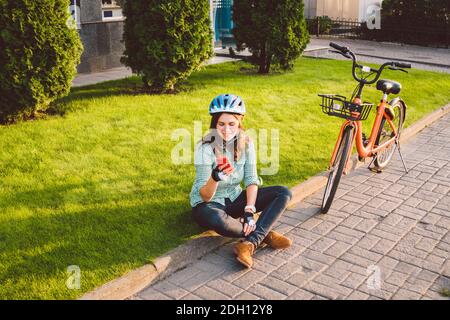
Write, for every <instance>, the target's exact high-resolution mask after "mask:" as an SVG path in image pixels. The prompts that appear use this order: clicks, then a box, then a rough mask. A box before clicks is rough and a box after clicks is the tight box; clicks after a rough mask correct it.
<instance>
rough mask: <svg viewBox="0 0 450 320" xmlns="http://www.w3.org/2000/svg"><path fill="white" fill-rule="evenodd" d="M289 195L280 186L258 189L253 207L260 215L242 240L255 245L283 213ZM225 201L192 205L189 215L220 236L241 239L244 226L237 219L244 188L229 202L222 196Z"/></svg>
mask: <svg viewBox="0 0 450 320" xmlns="http://www.w3.org/2000/svg"><path fill="white" fill-rule="evenodd" d="M291 198H292V193H291V191H290V190H289V189H288V188H287V187H284V186H271V187H262V188H259V189H258V196H257V197H256V203H255V207H256V211H257V212H260V211H261V214H260V216H259V219H258V221H257V222H256V229H255V230H254V231H253V232H251V233H250V234H249V235H248V236H247V237H246V238H245V239H246V240H247V241H250V242H251V243H253V244H254V245H255V247H258V245H259V244H260V243H261V242H262V241H263V240H264V238H265V237H266V236H267V234H268V233H269V231H270V230H271V229H272V226H273V224H274V223H275V221H277V220H278V218H279V217H280V216H281V214H282V213H283V212H284V210H285V209H286V207H287V205H288V203H289V201H290V200H291ZM225 204H226V205H225V206H224V205H222V204H220V203H217V202H202V203H200V204H198V205H196V206H195V207H194V208H192V215H193V218H194V220H195V221H196V222H197V223H198V224H199V225H200V226H201V227H204V228H207V229H209V230H214V231H215V232H217V233H218V234H220V235H221V236H224V237H230V238H243V237H244V225H243V223H242V222H240V221H239V218H241V217H243V215H244V208H245V206H246V205H247V194H246V191H245V190H243V191H242V192H241V194H240V195H239V196H238V197H237V198H236V200H234V201H233V202H232V201H231V200H230V199H228V198H226V199H225Z"/></svg>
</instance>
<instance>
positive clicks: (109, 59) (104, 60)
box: [70, 0, 125, 73]
mask: <svg viewBox="0 0 450 320" xmlns="http://www.w3.org/2000/svg"><path fill="white" fill-rule="evenodd" d="M70 12H71V14H72V17H73V18H74V20H75V21H76V25H77V29H78V32H79V34H80V38H81V41H82V42H83V45H84V52H83V55H82V56H81V63H80V64H79V65H78V68H77V69H78V72H80V73H90V72H97V71H101V70H105V69H111V68H115V67H120V66H122V64H121V63H120V58H121V57H122V54H123V51H124V50H125V46H124V44H123V42H122V35H123V24H124V17H123V16H122V10H121V8H120V7H119V6H118V5H117V3H116V2H115V1H114V0H72V1H71V6H70Z"/></svg>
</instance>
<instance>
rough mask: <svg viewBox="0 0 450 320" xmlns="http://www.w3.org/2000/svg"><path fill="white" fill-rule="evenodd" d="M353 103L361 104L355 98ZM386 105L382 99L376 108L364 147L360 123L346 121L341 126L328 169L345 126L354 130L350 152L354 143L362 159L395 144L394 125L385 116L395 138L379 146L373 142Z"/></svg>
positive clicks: (346, 167)
mask: <svg viewBox="0 0 450 320" xmlns="http://www.w3.org/2000/svg"><path fill="white" fill-rule="evenodd" d="M353 103H356V104H361V99H360V98H355V99H353ZM386 104H387V101H386V99H384V98H383V99H382V100H381V102H380V104H379V105H378V106H377V115H376V117H375V120H374V123H373V126H372V131H371V133H370V137H369V140H368V143H367V145H366V146H364V141H363V135H362V132H363V131H362V129H363V126H362V121H350V120H346V121H345V122H344V123H343V124H342V126H341V130H340V132H339V136H338V139H337V141H336V144H335V146H334V150H333V154H332V156H331V160H330V167H332V165H333V162H334V159H335V158H336V154H337V152H338V148H339V144H340V142H341V140H342V134H343V132H344V129H345V128H346V127H347V126H352V127H353V128H354V131H353V137H352V141H353V143H352V148H351V150H353V147H354V146H355V143H356V150H357V151H358V155H359V156H360V157H362V158H366V157H371V156H373V155H374V154H376V153H377V152H379V151H381V150H383V149H385V148H387V147H389V146H390V145H391V144H393V143H395V140H396V139H397V128H395V126H394V124H393V123H392V120H390V119H389V117H388V116H386V117H385V118H386V121H387V122H388V123H389V126H390V127H391V129H392V131H393V132H394V133H395V136H394V137H392V138H391V139H389V140H388V141H386V142H384V143H383V144H381V145H379V146H376V145H375V142H376V141H375V140H376V138H377V135H378V132H379V130H380V126H381V121H382V119H383V116H385V109H386ZM355 130H356V131H355ZM350 156H351V152H349V154H348V157H347V160H346V163H345V168H344V172H343V174H347V172H348V170H347V169H348V161H349V159H350Z"/></svg>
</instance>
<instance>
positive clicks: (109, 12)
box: [102, 0, 123, 21]
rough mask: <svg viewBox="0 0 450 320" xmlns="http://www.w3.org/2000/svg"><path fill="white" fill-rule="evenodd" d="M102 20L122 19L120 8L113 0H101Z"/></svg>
mask: <svg viewBox="0 0 450 320" xmlns="http://www.w3.org/2000/svg"><path fill="white" fill-rule="evenodd" d="M102 16H103V21H108V20H122V19H123V15H122V8H120V6H119V5H118V4H117V2H116V1H115V0H102Z"/></svg>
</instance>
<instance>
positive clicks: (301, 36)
mask: <svg viewBox="0 0 450 320" xmlns="http://www.w3.org/2000/svg"><path fill="white" fill-rule="evenodd" d="M233 21H234V23H235V28H234V29H233V34H234V37H235V39H236V44H237V47H238V49H239V50H242V49H243V48H244V47H247V48H249V50H250V51H251V52H252V53H253V57H252V62H253V63H254V64H256V65H258V66H259V73H269V71H270V67H271V65H272V64H276V65H279V66H280V67H281V68H282V69H290V68H292V66H293V61H294V60H295V59H296V58H297V57H299V56H300V55H301V53H302V52H303V50H304V49H305V48H306V45H307V43H308V42H309V34H308V31H307V27H306V21H305V18H304V14H303V0H235V1H234V4H233Z"/></svg>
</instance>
